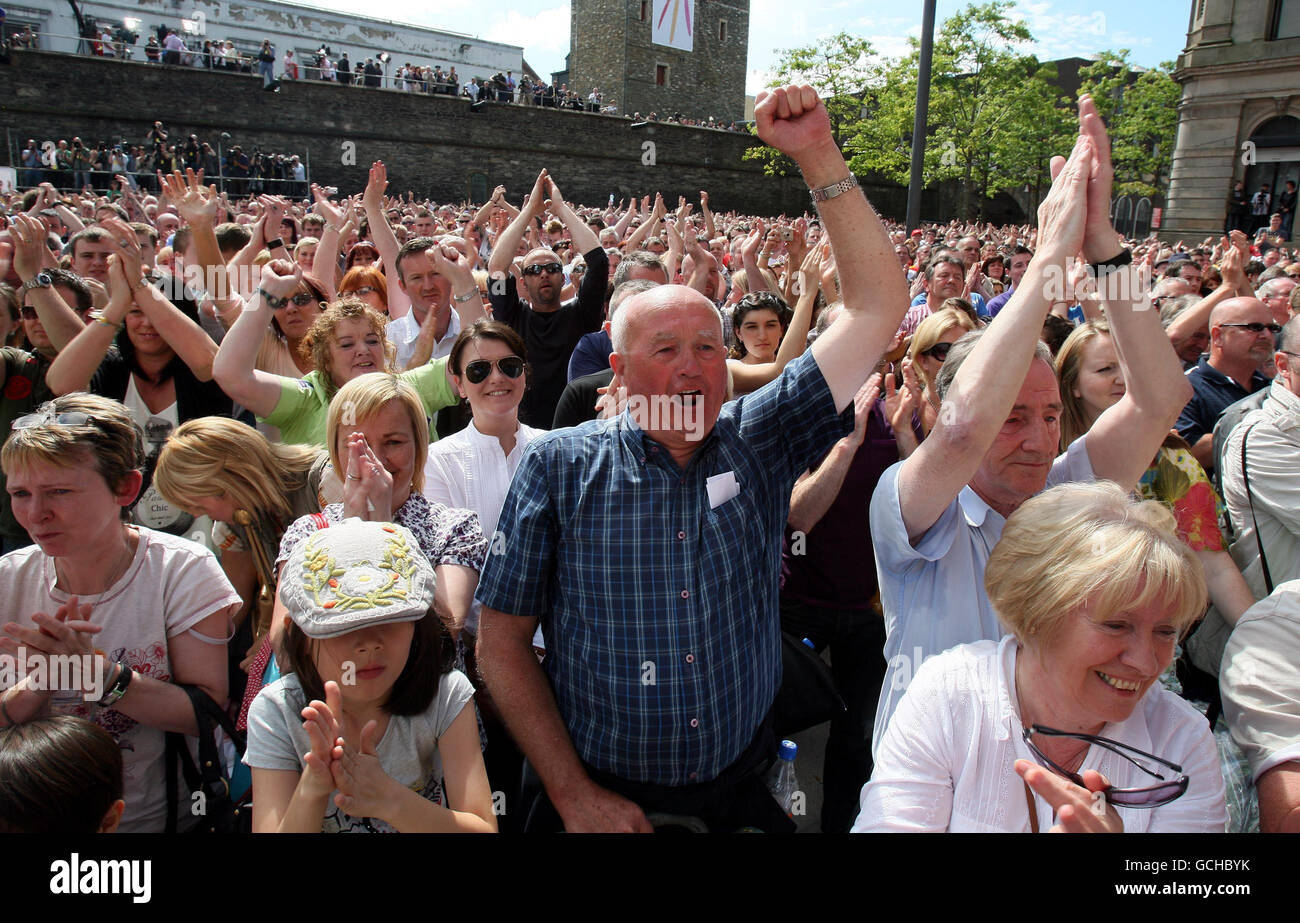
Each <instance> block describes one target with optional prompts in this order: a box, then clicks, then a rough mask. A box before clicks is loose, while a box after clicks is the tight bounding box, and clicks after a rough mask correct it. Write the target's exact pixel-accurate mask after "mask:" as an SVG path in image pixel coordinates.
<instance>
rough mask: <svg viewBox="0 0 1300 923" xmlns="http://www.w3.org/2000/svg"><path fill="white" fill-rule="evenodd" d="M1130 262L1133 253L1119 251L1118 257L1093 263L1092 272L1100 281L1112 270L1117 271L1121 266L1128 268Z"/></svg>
mask: <svg viewBox="0 0 1300 923" xmlns="http://www.w3.org/2000/svg"><path fill="white" fill-rule="evenodd" d="M1132 262H1133V253H1132V252H1131V251H1129V250H1121V251H1120V252H1119V255H1118V256H1112V257H1111V258H1110V259H1108V260H1101V261H1100V262H1097V263H1093V264H1092V272H1093V274H1094V275H1095V276H1096V277H1097V278H1098V279H1100V278H1101V277H1102V276H1104V275H1106V274H1107V273H1109V272H1111V271H1112V270H1115V269H1119V268H1120V267H1121V266H1128V265H1130V264H1131V263H1132Z"/></svg>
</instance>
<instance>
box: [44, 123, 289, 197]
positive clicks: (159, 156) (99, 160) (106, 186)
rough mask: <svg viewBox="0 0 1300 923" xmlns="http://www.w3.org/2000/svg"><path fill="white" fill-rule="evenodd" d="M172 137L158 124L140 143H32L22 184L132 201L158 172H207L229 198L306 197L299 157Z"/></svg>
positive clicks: (153, 186) (152, 186)
mask: <svg viewBox="0 0 1300 923" xmlns="http://www.w3.org/2000/svg"><path fill="white" fill-rule="evenodd" d="M170 135H171V133H169V132H168V131H167V130H166V129H165V128H164V126H163V123H162V122H155V123H154V124H153V127H152V128H151V129H150V130H149V133H148V135H147V136H146V138H145V139H144V141H143V142H141V143H139V144H133V143H131V142H130V141H128V140H126V139H122V140H120V141H116V142H113V141H103V140H101V141H98V142H95V143H91V142H83V141H82V140H81V138H80V137H75V136H74V137H73V139H72V140H71V142H69V141H68V140H67V139H66V138H60V139H59V140H58V141H55V140H53V139H45V140H44V141H41V142H39V143H38V142H37V140H36V139H35V138H28V139H27V142H26V144H24V145H23V147H22V149H21V150H20V151H19V153H18V185H19V187H21V188H31V187H37V186H41V185H44V184H48V185H50V186H52V187H53V188H54V189H55V190H58V191H72V192H75V193H78V194H90V195H94V194H96V193H97V192H108V191H110V190H111V191H112V192H113V193H114V194H115V195H123V196H125V197H127V198H128V199H132V198H135V196H136V194H138V193H139V192H141V191H148V192H158V191H159V186H158V183H157V180H156V177H157V176H158V174H160V173H172V172H173V171H176V170H203V171H204V172H205V174H206V175H207V176H209V177H210V178H212V179H214V180H216V181H217V182H218V184H219V185H220V187H221V191H222V192H226V191H228V192H229V193H230V194H231V195H236V196H240V195H248V194H250V193H252V194H258V193H263V192H274V193H281V194H284V195H289V196H295V197H301V196H305V195H307V185H308V177H307V167H306V164H305V163H303V160H302V158H301V157H300V156H299V155H297V154H283V153H276V152H271V151H263V150H261V149H260V148H258V147H254V148H253V149H252V150H251V151H245V150H244V147H243V145H240V144H233V145H230V146H228V147H223V146H220V145H219V146H218V148H217V149H215V150H214V149H213V147H212V144H211V143H210V142H208V141H203V140H200V138H199V136H198V135H197V134H191V135H189V136H188V137H187V138H184V139H180V138H172V137H170ZM137 207H138V206H137Z"/></svg>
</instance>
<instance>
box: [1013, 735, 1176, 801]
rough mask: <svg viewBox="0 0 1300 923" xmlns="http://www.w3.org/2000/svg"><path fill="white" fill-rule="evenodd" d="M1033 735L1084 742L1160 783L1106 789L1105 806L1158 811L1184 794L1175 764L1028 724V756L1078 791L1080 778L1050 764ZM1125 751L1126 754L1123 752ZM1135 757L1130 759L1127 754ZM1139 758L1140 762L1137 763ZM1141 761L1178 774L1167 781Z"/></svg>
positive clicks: (1115, 744) (1089, 737)
mask: <svg viewBox="0 0 1300 923" xmlns="http://www.w3.org/2000/svg"><path fill="white" fill-rule="evenodd" d="M1034 734H1042V735H1043V736H1044V737H1071V738H1074V739H1075V740H1083V741H1087V742H1088V743H1089V744H1096V745H1097V746H1099V747H1101V748H1103V749H1105V750H1109V751H1110V752H1111V753H1114V754H1117V755H1118V756H1122V757H1124V759H1126V760H1128V761H1129V762H1130V763H1132V764H1133V765H1134V766H1136V767H1137V768H1138V769H1141V770H1142V771H1143V772H1145V773H1146V774H1147V775H1149V776H1153V777H1155V778H1157V779H1159V780H1160V784H1159V785H1152V786H1150V787H1148V788H1108V789H1106V792H1105V796H1106V803H1107V804H1113V805H1115V806H1117V807H1121V808H1158V807H1160V806H1161V805H1166V804H1169V802H1171V801H1175V800H1177V799H1178V798H1181V797H1182V796H1183V795H1184V794H1185V793H1186V792H1187V785H1188V783H1189V782H1190V780H1189V779H1188V777H1187V776H1186V775H1183V767H1182V766H1179V765H1178V764H1177V763H1171V762H1169V761H1168V760H1166V759H1162V758H1160V757H1158V756H1155V755H1153V754H1151V753H1147V752H1145V751H1143V750H1139V749H1137V748H1136V747H1130V746H1129V745H1128V744H1124V743H1120V742H1119V741H1118V740H1111V739H1110V738H1109V737H1098V736H1096V735H1095V734H1075V733H1072V732H1070V731H1058V730H1056V729H1055V728H1049V727H1044V726H1043V725H1041V724H1031V725H1030V726H1029V727H1027V728H1025V730H1024V735H1023V736H1024V740H1025V745H1026V746H1028V747H1029V752H1030V753H1032V754H1033V755H1034V759H1036V760H1038V763H1039V765H1041V766H1042V767H1043V768H1044V769H1050V770H1052V771H1053V772H1055V773H1056V774H1057V775H1060V776H1064V777H1065V778H1067V779H1069V780H1070V781H1071V782H1073V783H1074V784H1075V785H1077V786H1079V787H1080V788H1087V786H1086V785H1084V784H1083V778H1082V777H1081V776H1079V775H1078V774H1076V773H1073V772H1070V771H1069V770H1068V769H1063V768H1062V767H1060V766H1058V765H1057V764H1056V763H1054V762H1052V761H1051V760H1050V759H1048V758H1047V756H1046V755H1045V754H1044V753H1043V751H1042V750H1039V749H1038V747H1036V746H1035V745H1034V742H1033V741H1032V740H1031V739H1030V737H1031V736H1032V735H1034ZM1125 751H1128V752H1125ZM1130 753H1131V754H1136V756H1130V755H1129V754H1130ZM1137 757H1141V758H1142V759H1138V758H1137ZM1142 760H1150V761H1152V762H1153V763H1158V764H1159V765H1160V766H1164V767H1167V768H1168V769H1171V770H1173V771H1174V772H1176V773H1178V776H1177V777H1176V778H1172V779H1167V778H1165V774H1164V773H1161V772H1160V771H1159V770H1158V769H1152V768H1151V767H1150V766H1148V765H1143V762H1142Z"/></svg>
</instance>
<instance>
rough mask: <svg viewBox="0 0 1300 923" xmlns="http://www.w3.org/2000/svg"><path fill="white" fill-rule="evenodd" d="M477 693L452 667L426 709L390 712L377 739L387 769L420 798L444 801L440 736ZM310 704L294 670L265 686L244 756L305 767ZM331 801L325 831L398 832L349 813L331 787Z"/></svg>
mask: <svg viewBox="0 0 1300 923" xmlns="http://www.w3.org/2000/svg"><path fill="white" fill-rule="evenodd" d="M473 697H474V687H473V686H471V685H470V682H469V680H468V679H467V678H466V677H465V674H464V673H461V672H460V671H459V670H452V671H450V672H449V673H447V674H445V675H444V676H443V677H442V680H441V682H439V683H438V692H437V694H436V695H435V696H434V697H433V701H432V702H431V703H430V705H429V707H428V708H427V709H426V710H425V711H424V712H423V713H422V714H419V715H405V716H396V715H395V716H393V717H391V718H389V720H388V727H387V729H385V731H384V736H383V737H382V738H380V740H379V743H378V744H376V745H375V753H376V754H377V755H378V757H379V764H380V765H381V766H382V767H383V769H384V772H386V773H388V775H389V777H390V778H392V779H395V780H396V781H397V782H399V783H401V784H402V785H404V786H406V787H407V788H409V789H410V790H411V791H413V792H418V793H419V795H420V796H421V797H422V798H425V799H426V800H428V801H432V802H433V803H434V804H440V805H444V806H446V804H447V799H446V796H445V795H444V793H443V792H444V785H443V777H442V755H441V754H440V753H439V752H438V739H439V738H440V737H442V735H443V734H445V733H446V732H447V729H448V728H449V727H451V724H452V722H453V721H455V720H456V716H457V715H459V714H460V713H461V710H462V709H463V708H464V707H465V706H466V705H467V704H469V701H470V699H472V698H473ZM306 707H307V696H306V694H305V693H304V692H303V691H302V685H301V684H300V683H299V682H298V676H297V674H295V673H290V674H289V675H288V676H282V677H281V678H280V679H278V680H276V681H275V682H274V683H272V684H271V685H269V686H266V687H265V688H263V689H262V691H261V692H259V693H258V694H257V698H256V699H254V700H253V706H252V708H250V709H249V710H248V749H247V751H246V752H245V753H244V762H245V763H246V764H248V765H249V766H251V767H253V768H254V769H285V770H289V771H291V772H302V769H303V762H302V757H303V754H306V753H309V752H310V751H311V738H310V737H309V736H308V735H307V731H306V730H305V729H304V728H303V724H302V710H303V709H304V708H306ZM328 805H329V806H328V808H327V809H326V811H325V817H324V819H323V820H322V822H321V832H322V833H392V832H394V831H393V828H392V827H391V826H390V825H389V824H387V823H385V822H384V821H382V820H379V819H378V818H374V817H352V816H351V815H349V814H347V813H345V812H344V811H343V810H342V809H341V808H339V807H338V806H337V805H336V804H335V803H334V793H333V792H331V793H330V798H329V802H328ZM458 807H459V806H458Z"/></svg>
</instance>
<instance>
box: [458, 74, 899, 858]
mask: <svg viewBox="0 0 1300 923" xmlns="http://www.w3.org/2000/svg"><path fill="white" fill-rule="evenodd" d="M755 116H756V120H757V123H758V130H759V136H760V137H761V138H762V139H763V140H764V141H765V142H766V143H768V144H770V145H772V146H774V147H776V148H777V149H779V150H781V151H782V152H783V153H785V154H786V155H788V156H789V157H791V158H792V159H793V160H794V161H795V162H796V163H798V165H799V167H800V169H801V170H802V172H803V176H804V179H805V180H806V181H807V182H808V185H809V186H810V187H811V188H812V192H813V198H814V201H815V202H817V203H819V206H820V210H821V213H822V218H823V220H824V222H825V225H826V228H827V231H828V233H829V235H830V238H831V240H832V241H833V242H834V244H835V247H836V251H837V253H838V254H839V271H840V276H841V281H842V285H843V289H844V294H845V297H844V301H845V308H844V313H843V315H842V316H841V317H840V318H839V320H837V321H836V323H835V324H834V325H833V327H832V328H831V329H829V330H828V331H827V332H826V334H824V335H823V336H822V337H820V338H819V339H818V340H817V342H816V343H815V344H814V345H813V347H812V348H811V349H810V350H809V351H808V352H806V353H805V354H804V355H803V356H801V357H799V358H798V359H795V360H794V361H793V362H791V363H790V364H789V365H788V366H787V367H786V368H785V370H784V371H783V372H782V374H781V376H780V377H779V378H777V380H776V381H774V382H773V383H772V384H771V385H769V386H768V387H765V388H762V389H760V390H759V391H756V392H754V393H753V394H750V395H746V396H745V397H743V398H741V399H740V400H737V401H734V402H730V403H727V404H726V407H725V409H724V407H723V403H724V401H726V397H727V357H726V351H725V349H724V341H723V334H722V322H721V318H720V315H719V313H718V311H717V309H716V308H715V307H714V305H713V304H712V303H711V302H710V301H709V300H708V299H707V298H706V297H705V296H704V295H702V294H700V293H699V292H698V291H695V290H693V289H690V288H687V287H685V286H679V285H663V286H656V287H655V288H653V289H651V290H650V291H647V292H643V293H641V294H639V295H636V296H634V297H632V298H630V299H629V300H628V301H627V303H626V304H624V305H623V307H622V308H621V310H619V311H618V313H617V314H615V316H614V321H613V330H612V338H613V345H614V353H613V355H612V356H611V365H612V367H613V369H614V372H615V374H616V375H617V376H618V377H619V378H620V379H621V382H622V385H623V388H624V389H625V393H626V398H627V409H626V410H625V411H624V412H623V413H622V414H620V415H619V416H618V417H616V418H615V419H611V420H602V421H594V422H590V423H584V424H583V425H581V426H578V427H575V428H571V429H563V430H556V431H553V432H551V433H548V434H545V435H543V436H541V437H538V439H537V440H535V441H534V442H533V443H532V444H530V445H529V447H528V449H527V450H526V453H525V455H524V458H523V461H522V462H521V464H520V467H519V469H518V471H517V472H516V475H515V480H514V482H513V484H512V486H511V489H510V493H509V495H508V496H507V498H506V502H505V507H504V509H503V510H502V515H501V519H500V522H499V529H500V531H501V532H502V533H503V535H504V537H505V546H504V548H503V551H504V553H503V554H499V555H489V560H488V562H487V566H486V568H485V569H484V572H483V579H482V581H481V583H480V584H479V598H480V599H481V600H482V602H483V610H482V618H481V622H480V634H479V644H478V653H479V665H480V669H481V671H482V673H483V676H484V678H485V680H486V681H487V684H488V686H489V688H490V689H491V692H492V696H493V699H494V701H495V702H496V704H497V706H498V708H499V709H500V711H501V713H502V715H503V717H504V718H505V722H506V724H507V726H508V727H509V729H510V731H511V733H512V734H513V735H514V737H515V740H516V741H517V742H518V744H519V746H520V748H521V749H522V750H523V752H524V753H525V755H526V756H527V758H528V760H529V762H530V763H531V765H532V767H533V769H534V770H535V772H536V774H537V776H538V777H539V778H540V779H541V782H542V784H543V785H544V787H545V793H546V794H545V796H544V797H543V798H541V799H539V801H538V803H537V805H536V806H535V809H534V810H533V811H532V812H530V818H531V820H532V823H530V825H529V826H530V829H547V828H549V829H556V828H558V827H560V826H563V828H564V829H566V830H569V831H587V830H591V831H597V830H600V831H645V832H648V831H649V830H650V829H651V825H650V823H649V821H648V820H647V818H646V814H647V813H669V814H687V815H694V816H698V817H700V818H702V819H703V820H704V821H705V822H706V823H707V824H708V825H709V826H710V828H711V829H719V830H735V829H737V828H740V827H746V826H757V827H759V828H761V829H765V830H772V831H774V832H775V831H790V830H792V829H793V826H794V825H793V822H791V821H790V819H789V818H788V817H787V816H786V815H785V814H784V812H783V811H782V810H781V808H780V807H779V806H778V805H777V804H776V802H775V801H774V800H773V799H772V797H771V795H770V794H769V793H768V790H767V787H766V785H765V784H764V781H763V779H762V775H761V773H762V770H763V769H764V768H765V767H766V766H767V765H768V764H769V763H770V762H771V759H772V757H773V756H774V754H775V740H774V738H773V736H772V731H771V724H770V719H769V712H770V710H771V707H772V703H773V700H774V698H775V696H776V691H777V686H778V683H779V678H780V675H781V634H780V626H779V612H778V599H777V596H778V593H777V583H778V563H779V559H780V547H781V538H782V531H783V526H784V524H785V520H786V513H787V509H788V507H789V502H790V490H791V487H792V486H793V484H794V482H795V479H796V478H797V477H798V476H799V474H801V473H802V472H803V471H804V470H805V469H806V468H807V467H808V466H809V465H810V464H812V463H813V462H814V461H815V460H816V459H818V458H819V457H820V456H821V455H823V454H825V452H826V450H827V449H828V448H829V447H830V446H831V445H832V444H833V443H834V442H835V441H836V440H837V439H839V438H840V437H842V436H844V435H845V434H847V433H848V432H850V431H851V429H852V425H853V420H852V412H851V410H850V408H851V405H852V403H853V398H854V395H855V394H856V393H857V392H858V390H859V389H860V388H861V387H862V384H863V383H864V382H865V381H866V379H867V376H868V375H869V374H870V373H871V371H872V368H873V367H874V365H875V363H876V361H877V359H878V358H879V357H880V355H881V354H882V353H883V352H884V350H885V348H886V346H887V345H888V343H889V341H890V339H891V338H892V336H893V334H894V331H895V330H896V329H897V328H898V323H899V320H900V319H901V317H902V313H903V310H904V308H905V306H906V284H905V283H904V281H903V279H902V277H901V276H900V275H899V274H898V272H896V271H894V270H892V269H890V268H885V267H888V266H889V265H890V257H891V256H892V246H891V244H890V242H889V236H888V234H887V233H886V232H885V229H884V227H883V226H882V225H881V223H880V220H879V218H877V217H876V215H875V213H874V212H873V211H872V209H871V207H870V206H869V205H868V204H867V200H866V198H865V197H864V196H863V195H862V193H861V191H860V190H859V189H858V188H857V181H856V180H855V179H854V178H853V175H852V174H851V173H850V172H849V170H848V167H847V166H846V165H845V163H844V158H843V156H842V155H841V154H840V151H839V148H838V147H837V146H836V144H835V142H834V139H833V137H832V135H831V131H830V121H829V118H828V116H827V113H826V109H825V107H824V106H823V105H822V103H821V101H820V100H819V99H818V98H817V94H816V92H815V91H814V90H813V89H812V88H811V87H809V86H806V85H805V86H802V87H796V86H790V87H785V88H778V89H776V90H771V91H765V92H763V93H762V94H760V96H759V98H758V104H757V107H756V110H755ZM589 274H590V272H589ZM539 621H540V623H541V627H542V630H543V633H544V635H545V637H546V644H547V653H546V660H545V662H544V664H541V665H539V664H538V662H537V658H536V657H535V656H534V654H533V650H532V640H531V639H532V634H533V631H534V630H535V628H536V627H537V625H538V623H539Z"/></svg>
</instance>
